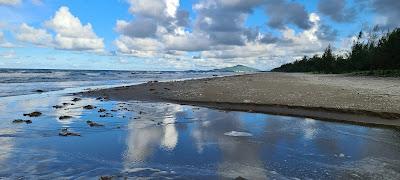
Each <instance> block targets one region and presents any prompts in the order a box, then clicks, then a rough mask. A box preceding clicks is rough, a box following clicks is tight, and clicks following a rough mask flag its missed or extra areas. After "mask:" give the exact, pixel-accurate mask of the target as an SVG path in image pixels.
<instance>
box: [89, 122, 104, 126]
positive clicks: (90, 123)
mask: <svg viewBox="0 0 400 180" xmlns="http://www.w3.org/2000/svg"><path fill="white" fill-rule="evenodd" d="M86 124H88V125H89V126H90V127H101V126H104V125H102V124H99V123H96V122H94V121H86Z"/></svg>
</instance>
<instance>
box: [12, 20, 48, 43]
mask: <svg viewBox="0 0 400 180" xmlns="http://www.w3.org/2000/svg"><path fill="white" fill-rule="evenodd" d="M15 37H16V39H17V40H19V41H22V42H28V43H32V44H35V45H38V46H50V47H52V46H53V37H52V35H51V34H49V33H48V32H47V31H46V30H45V29H36V28H34V27H31V26H29V25H27V24H25V23H23V24H21V26H20V27H19V30H18V32H17V34H16V36H15Z"/></svg>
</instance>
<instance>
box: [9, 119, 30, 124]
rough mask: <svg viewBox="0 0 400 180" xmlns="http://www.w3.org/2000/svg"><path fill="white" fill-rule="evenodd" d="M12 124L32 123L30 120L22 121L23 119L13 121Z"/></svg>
mask: <svg viewBox="0 0 400 180" xmlns="http://www.w3.org/2000/svg"><path fill="white" fill-rule="evenodd" d="M12 122H13V123H15V124H18V123H26V124H31V123H32V121H31V120H23V119H15V120H14V121H12Z"/></svg>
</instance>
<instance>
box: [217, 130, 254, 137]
mask: <svg viewBox="0 0 400 180" xmlns="http://www.w3.org/2000/svg"><path fill="white" fill-rule="evenodd" d="M224 135H225V136H233V137H250V136H253V135H252V134H250V133H247V132H240V131H230V132H226V133H224Z"/></svg>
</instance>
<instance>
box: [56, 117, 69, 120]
mask: <svg viewBox="0 0 400 180" xmlns="http://www.w3.org/2000/svg"><path fill="white" fill-rule="evenodd" d="M70 118H72V116H60V117H59V118H58V119H59V120H64V119H70Z"/></svg>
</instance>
